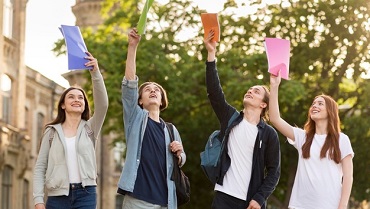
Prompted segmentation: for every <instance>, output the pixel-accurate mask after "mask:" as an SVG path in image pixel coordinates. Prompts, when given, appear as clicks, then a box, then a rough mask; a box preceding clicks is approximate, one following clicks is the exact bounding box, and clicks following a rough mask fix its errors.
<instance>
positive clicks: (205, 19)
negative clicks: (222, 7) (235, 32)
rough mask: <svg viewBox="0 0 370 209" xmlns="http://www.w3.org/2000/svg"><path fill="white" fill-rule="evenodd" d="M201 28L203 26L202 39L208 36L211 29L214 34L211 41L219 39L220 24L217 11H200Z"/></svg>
mask: <svg viewBox="0 0 370 209" xmlns="http://www.w3.org/2000/svg"><path fill="white" fill-rule="evenodd" d="M200 17H201V20H202V24H203V28H204V39H206V38H207V37H208V34H209V32H210V31H211V30H212V29H213V30H214V31H215V36H214V37H213V39H212V41H216V42H219V41H220V24H219V22H218V16H217V13H202V14H200Z"/></svg>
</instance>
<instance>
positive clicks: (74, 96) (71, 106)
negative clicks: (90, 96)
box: [61, 89, 85, 114]
mask: <svg viewBox="0 0 370 209" xmlns="http://www.w3.org/2000/svg"><path fill="white" fill-rule="evenodd" d="M61 108H62V109H63V110H65V112H66V113H79V114H82V113H83V112H84V111H85V97H84V95H83V93H82V92H81V91H80V90H78V89H72V90H70V91H69V92H68V93H67V94H66V96H65V98H64V102H63V104H62V105H61Z"/></svg>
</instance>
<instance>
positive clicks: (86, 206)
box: [33, 52, 108, 209]
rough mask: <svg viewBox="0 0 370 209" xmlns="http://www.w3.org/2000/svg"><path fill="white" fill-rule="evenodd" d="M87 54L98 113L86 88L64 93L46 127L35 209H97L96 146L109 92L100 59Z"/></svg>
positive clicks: (35, 186) (36, 176) (37, 169)
mask: <svg viewBox="0 0 370 209" xmlns="http://www.w3.org/2000/svg"><path fill="white" fill-rule="evenodd" d="M86 54H87V56H86V57H85V59H87V60H88V61H87V62H86V64H85V65H86V67H89V66H92V67H93V69H92V70H90V74H91V79H92V84H93V96H94V107H95V109H94V115H93V116H92V117H90V107H89V104H88V100H87V98H86V93H85V92H84V90H83V89H81V88H79V87H70V88H68V89H66V90H65V91H64V92H63V93H62V95H61V97H60V100H59V102H58V115H57V117H56V118H55V120H53V121H52V122H50V123H48V124H47V125H46V126H45V131H44V135H43V138H42V141H41V146H40V151H39V154H38V157H37V161H36V165H35V169H34V184H33V199H34V203H35V209H45V208H47V209H69V208H80V209H91V208H96V179H97V166H96V158H95V147H94V145H95V139H97V138H98V136H99V133H100V131H101V128H102V125H103V122H104V119H105V115H106V113H107V110H108V95H107V91H106V88H105V84H104V80H103V76H102V74H101V73H100V71H99V66H98V61H97V60H96V59H95V58H94V57H93V56H92V55H91V54H90V53H89V52H86ZM44 188H46V191H45V190H44ZM45 193H46V194H47V201H46V204H45V203H44V198H45Z"/></svg>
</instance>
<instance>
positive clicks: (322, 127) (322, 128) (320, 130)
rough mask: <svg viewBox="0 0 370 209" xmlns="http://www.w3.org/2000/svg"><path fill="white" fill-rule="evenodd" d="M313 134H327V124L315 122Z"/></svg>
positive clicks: (325, 122) (321, 121)
mask: <svg viewBox="0 0 370 209" xmlns="http://www.w3.org/2000/svg"><path fill="white" fill-rule="evenodd" d="M315 133H316V134H319V135H322V134H327V133H328V122H327V121H326V120H325V121H323V120H320V121H315Z"/></svg>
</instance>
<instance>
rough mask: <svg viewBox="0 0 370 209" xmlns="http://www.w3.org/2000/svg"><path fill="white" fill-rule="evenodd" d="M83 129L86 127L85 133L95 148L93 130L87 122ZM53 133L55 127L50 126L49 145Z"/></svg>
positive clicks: (51, 141)
mask: <svg viewBox="0 0 370 209" xmlns="http://www.w3.org/2000/svg"><path fill="white" fill-rule="evenodd" d="M85 129H86V132H87V135H88V136H89V138H90V140H91V142H92V143H93V145H94V148H95V141H96V140H95V137H94V131H93V130H92V129H91V128H90V126H88V125H87V124H85ZM54 134H55V128H53V127H51V130H50V133H49V147H51V144H52V143H53V139H54Z"/></svg>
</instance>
